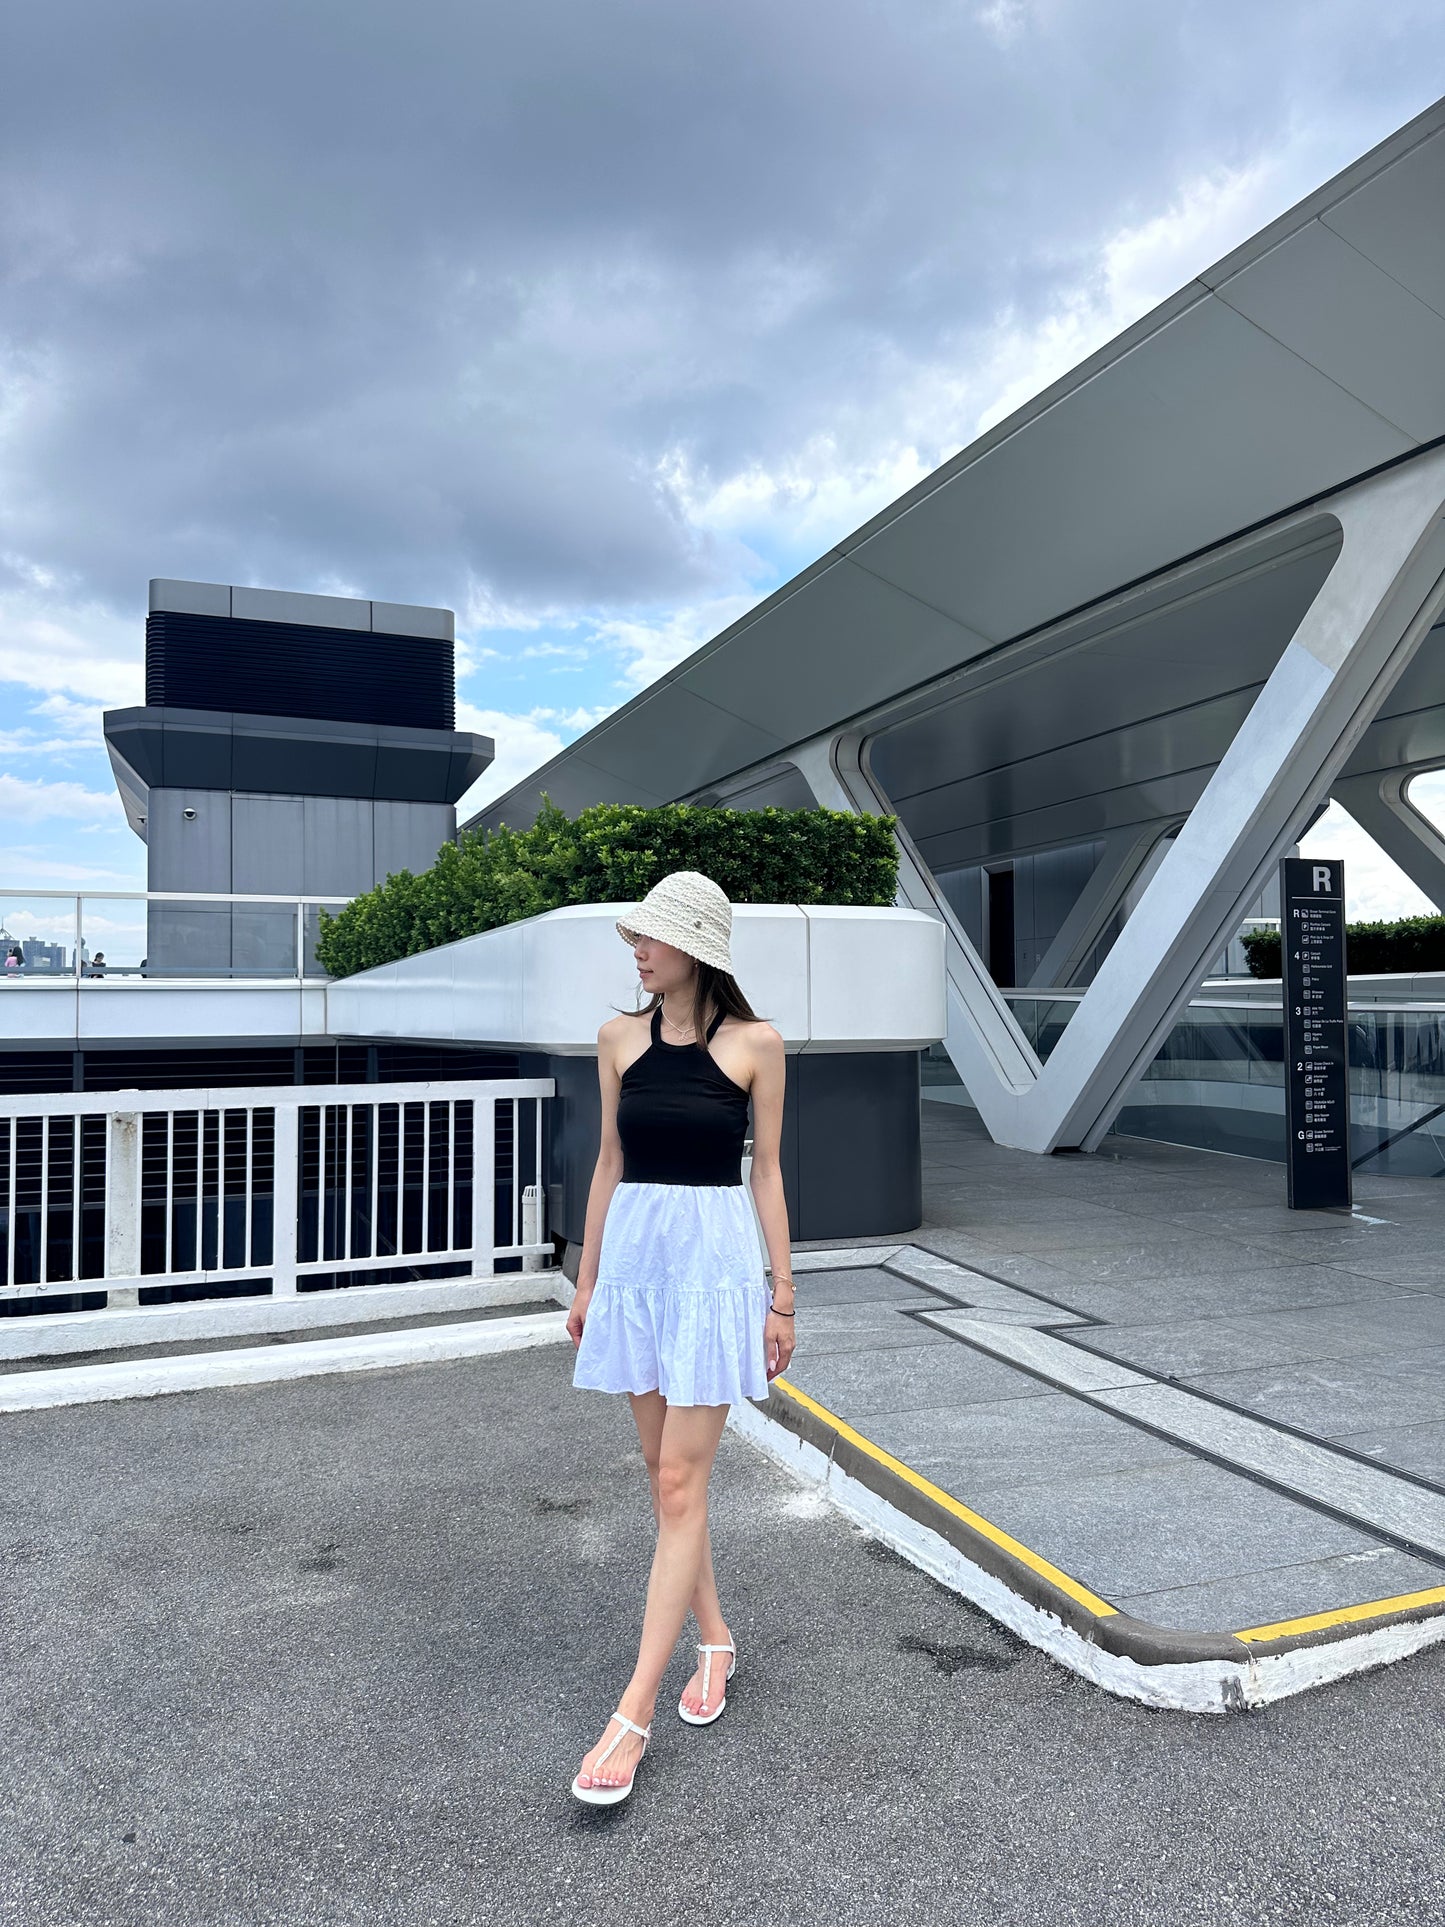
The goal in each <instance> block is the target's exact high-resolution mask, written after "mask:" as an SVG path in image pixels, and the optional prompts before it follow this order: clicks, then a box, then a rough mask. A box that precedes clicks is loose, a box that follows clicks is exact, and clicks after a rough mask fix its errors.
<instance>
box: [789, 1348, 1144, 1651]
mask: <svg viewBox="0 0 1445 1927" xmlns="http://www.w3.org/2000/svg"><path fill="white" fill-rule="evenodd" d="M773 1384H774V1385H775V1386H776V1387H777V1389H778V1390H779V1391H781V1392H784V1393H786V1395H787V1396H788V1397H789V1398H790V1399H792V1400H793V1402H794V1404H796V1405H801V1406H802V1407H803V1408H804V1410H805V1411H809V1412H811V1413H812V1414H813V1416H814V1417H815V1418H820V1419H821V1420H822V1421H823V1423H824V1424H825V1425H827V1426H828V1427H829V1428H830V1429H831V1430H832V1431H834V1432H836V1433H837V1435H838V1437H839V1438H842V1439H846V1440H847V1441H848V1443H849V1444H850V1445H856V1446H857V1447H858V1449H859V1451H860V1452H866V1453H867V1454H868V1456H869V1458H871V1459H876V1460H877V1462H878V1464H879V1465H881V1466H884V1467H886V1469H887V1470H888V1471H889V1472H891V1473H893V1475H894V1476H895V1478H900V1479H902V1480H904V1481H905V1483H906V1484H908V1485H911V1486H912V1487H913V1488H914V1490H915V1491H917V1492H921V1493H922V1494H923V1495H924V1497H925V1498H927V1499H931V1500H932V1502H933V1503H934V1505H937V1506H941V1507H942V1508H943V1510H944V1511H945V1512H949V1513H952V1515H953V1517H954V1518H955V1519H961V1520H962V1521H963V1523H964V1524H965V1525H967V1526H970V1527H972V1529H973V1530H974V1531H975V1532H978V1533H981V1534H982V1535H983V1537H984V1538H985V1539H989V1540H991V1541H992V1542H993V1544H994V1545H996V1546H998V1547H1000V1548H1001V1550H1003V1551H1004V1552H1007V1553H1008V1554H1010V1555H1011V1557H1013V1558H1015V1559H1018V1560H1020V1561H1021V1562H1022V1564H1024V1565H1026V1566H1027V1567H1028V1568H1029V1570H1030V1572H1036V1573H1037V1574H1038V1575H1039V1577H1040V1578H1041V1579H1047V1580H1048V1582H1049V1584H1050V1585H1051V1586H1057V1587H1058V1588H1059V1590H1060V1591H1061V1592H1064V1593H1067V1594H1068V1596H1069V1598H1070V1599H1072V1600H1073V1601H1074V1603H1075V1604H1076V1605H1079V1606H1082V1607H1083V1608H1084V1610H1085V1612H1089V1613H1092V1614H1093V1615H1094V1617H1095V1618H1096V1619H1112V1618H1113V1617H1114V1616H1115V1615H1116V1614H1117V1612H1118V1610H1119V1609H1118V1607H1117V1606H1111V1605H1110V1604H1109V1602H1108V1600H1106V1599H1100V1597H1099V1595H1098V1594H1097V1593H1094V1592H1090V1591H1089V1589H1088V1587H1087V1586H1082V1585H1080V1584H1079V1581H1078V1580H1077V1579H1072V1578H1070V1576H1069V1574H1068V1573H1066V1572H1062V1571H1060V1569H1059V1567H1057V1566H1054V1565H1050V1563H1049V1561H1048V1560H1047V1559H1044V1558H1042V1557H1041V1556H1040V1555H1039V1554H1038V1553H1037V1552H1034V1551H1032V1550H1031V1549H1030V1548H1029V1547H1028V1546H1026V1545H1024V1544H1023V1542H1022V1541H1021V1540H1019V1539H1015V1538H1014V1537H1013V1536H1012V1535H1011V1534H1010V1533H1007V1532H1005V1531H1004V1530H1003V1529H1002V1527H1000V1526H996V1525H994V1524H993V1522H992V1520H989V1519H985V1518H984V1516H983V1514H982V1513H980V1512H975V1511H974V1510H973V1509H972V1507H970V1506H966V1505H964V1504H963V1503H962V1502H961V1501H960V1500H958V1499H955V1498H954V1496H953V1494H952V1493H951V1492H945V1491H944V1489H943V1487H942V1486H941V1485H935V1484H934V1483H933V1481H932V1480H931V1479H925V1478H924V1476H923V1474H922V1473H921V1472H915V1471H914V1469H913V1467H912V1466H911V1465H905V1464H904V1463H903V1461H902V1459H895V1458H894V1456H893V1454H892V1453H891V1452H885V1451H884V1450H883V1447H882V1446H881V1445H875V1444H874V1443H873V1441H872V1439H866V1438H864V1436H863V1434H862V1433H861V1432H859V1431H856V1430H855V1429H854V1427H853V1426H851V1425H849V1424H848V1422H847V1420H846V1419H841V1418H839V1417H838V1415H837V1413H836V1412H830V1411H829V1410H828V1408H827V1406H825V1405H820V1404H819V1403H818V1401H817V1400H816V1399H815V1398H809V1396H808V1394H807V1393H806V1392H801V1391H799V1390H798V1388H797V1386H796V1385H790V1384H789V1383H788V1381H787V1380H786V1379H785V1378H782V1377H778V1378H775V1379H774V1380H773Z"/></svg>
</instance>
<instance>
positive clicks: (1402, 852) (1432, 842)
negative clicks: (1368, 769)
mask: <svg viewBox="0 0 1445 1927" xmlns="http://www.w3.org/2000/svg"><path fill="white" fill-rule="evenodd" d="M1419 773H1420V772H1419V771H1417V770H1414V769H1396V770H1387V771H1386V772H1385V773H1384V774H1383V775H1381V774H1378V773H1374V774H1371V775H1369V776H1352V777H1349V778H1347V779H1346V780H1345V781H1344V782H1342V783H1336V784H1335V796H1336V798H1337V799H1338V801H1339V802H1340V803H1341V804H1343V806H1344V807H1345V808H1346V809H1347V810H1348V811H1349V813H1350V815H1351V816H1352V817H1353V818H1354V819H1355V821H1356V822H1357V823H1358V824H1359V826H1360V828H1361V829H1362V830H1363V831H1364V832H1365V834H1366V835H1367V836H1372V837H1373V838H1374V839H1375V841H1376V842H1377V843H1378V844H1379V846H1380V848H1381V849H1382V850H1383V851H1384V852H1385V855H1386V856H1387V857H1389V858H1390V860H1391V861H1392V862H1393V863H1398V864H1399V866H1400V868H1401V869H1402V870H1403V871H1404V872H1405V875H1406V876H1407V877H1409V879H1410V881H1411V882H1412V883H1413V884H1414V885H1415V888H1416V889H1417V890H1423V891H1424V893H1425V895H1426V896H1427V897H1429V899H1430V901H1431V902H1432V903H1433V904H1434V906H1435V908H1436V909H1437V910H1441V911H1445V837H1442V836H1441V834H1440V832H1439V831H1438V830H1437V829H1436V828H1435V825H1434V824H1433V823H1431V822H1430V821H1428V819H1427V818H1425V817H1423V816H1422V815H1421V814H1420V812H1419V811H1418V810H1417V809H1416V808H1415V807H1414V805H1413V804H1412V803H1411V802H1410V800H1409V798H1408V797H1407V796H1406V794H1405V791H1406V788H1407V786H1408V784H1409V782H1410V779H1411V777H1413V776H1416V775H1418V774H1419Z"/></svg>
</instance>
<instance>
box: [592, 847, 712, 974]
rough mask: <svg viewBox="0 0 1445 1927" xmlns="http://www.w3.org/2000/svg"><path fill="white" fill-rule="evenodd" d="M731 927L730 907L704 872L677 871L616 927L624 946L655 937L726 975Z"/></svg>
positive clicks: (654, 887) (659, 884)
mask: <svg viewBox="0 0 1445 1927" xmlns="http://www.w3.org/2000/svg"><path fill="white" fill-rule="evenodd" d="M732 927H733V907H732V905H731V904H730V903H729V902H728V900H727V898H726V896H725V895H724V894H723V892H722V891H721V890H720V889H719V888H718V886H717V885H716V884H715V883H714V882H713V880H712V878H711V877H705V876H704V875H703V874H702V872H701V871H700V870H674V871H673V872H672V875H671V876H665V877H664V878H663V879H662V881H661V883H654V884H653V886H652V888H651V889H650V890H649V891H648V893H647V895H646V896H645V897H644V898H643V899H642V901H641V903H639V904H636V905H634V907H633V908H632V909H631V910H629V911H628V912H627V915H626V916H625V917H621V918H619V919H618V923H617V928H618V932H619V933H620V935H621V936H622V938H623V940H624V942H626V943H636V942H637V939H638V938H639V937H655V938H656V939H657V940H658V942H659V943H670V944H671V945H672V946H673V948H674V949H676V950H683V951H686V953H687V955H688V956H689V957H696V958H697V959H698V960H699V961H700V962H701V963H706V964H712V965H713V967H714V968H715V969H717V970H727V971H731V969H732V967H733V960H732V951H731V949H730V947H729V943H730V939H731V936H732Z"/></svg>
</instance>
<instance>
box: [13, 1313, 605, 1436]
mask: <svg viewBox="0 0 1445 1927" xmlns="http://www.w3.org/2000/svg"><path fill="white" fill-rule="evenodd" d="M566 1336H567V1314H566V1312H565V1311H548V1312H531V1313H529V1314H527V1315H526V1316H524V1317H520V1318H494V1319H478V1320H474V1321H472V1322H470V1323H468V1324H464V1325H429V1326H425V1327H423V1328H422V1329H421V1330H410V1331H394V1332H371V1333H368V1334H367V1335H365V1336H363V1337H356V1338H317V1339H303V1340H301V1341H299V1342H298V1343H296V1344H294V1345H255V1346H248V1347H247V1348H246V1349H245V1350H242V1351H231V1352H195V1353H186V1354H184V1355H182V1356H180V1357H174V1358H150V1359H145V1358H142V1359H135V1360H131V1361H129V1362H126V1363H122V1364H112V1365H80V1366H73V1367H61V1368H59V1369H57V1370H56V1371H45V1372H8V1373H6V1374H4V1375H3V1376H0V1412H33V1411H40V1410H43V1409H45V1408H46V1407H49V1406H55V1405H86V1404H90V1403H93V1402H95V1401H97V1400H104V1399H117V1398H155V1397H159V1396H160V1395H161V1394H163V1393H166V1392H196V1391H202V1390H205V1389H207V1388H209V1387H212V1386H218V1385H263V1384H268V1383H271V1382H274V1381H276V1380H278V1379H286V1378H311V1377H315V1376H317V1375H319V1374H321V1373H326V1372H376V1371H385V1370H386V1369H388V1368H389V1367H391V1366H394V1365H429V1364H435V1363H437V1362H438V1361H440V1360H442V1359H448V1358H482V1357H486V1356H488V1355H490V1354H492V1353H496V1352H515V1351H522V1350H525V1349H528V1348H530V1347H531V1346H534V1345H554V1344H557V1343H558V1342H559V1341H561V1340H563V1339H565V1338H566Z"/></svg>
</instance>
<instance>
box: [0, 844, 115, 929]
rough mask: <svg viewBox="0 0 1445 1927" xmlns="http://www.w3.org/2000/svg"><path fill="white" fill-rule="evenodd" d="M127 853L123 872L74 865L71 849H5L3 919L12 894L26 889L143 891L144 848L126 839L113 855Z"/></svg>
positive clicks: (0, 876)
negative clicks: (128, 858) (129, 858)
mask: <svg viewBox="0 0 1445 1927" xmlns="http://www.w3.org/2000/svg"><path fill="white" fill-rule="evenodd" d="M81 848H82V850H83V848H84V845H82V846H81ZM131 851H133V852H134V860H133V862H132V863H131V864H130V866H129V867H128V868H127V867H125V866H124V865H120V866H116V867H112V866H109V865H105V864H100V863H86V862H77V861H76V860H75V851H74V846H73V845H72V846H69V847H68V848H67V850H66V851H65V852H64V853H61V852H58V851H56V850H55V849H51V848H47V847H45V846H44V845H41V844H37V843H26V844H11V845H8V846H7V847H6V848H5V850H4V851H3V853H0V884H3V886H4V888H5V890H6V891H7V892H8V893H9V894H7V895H6V896H4V898H3V899H0V904H4V905H9V906H10V908H8V909H5V911H4V915H5V917H6V919H7V920H8V918H9V916H10V914H11V910H12V909H13V908H14V906H15V902H16V892H17V891H19V892H21V893H23V891H24V888H25V886H26V885H29V886H30V888H32V889H34V890H144V888H145V887H146V881H145V845H144V844H143V843H142V842H140V840H139V839H138V838H134V837H133V838H129V839H127V841H126V842H125V843H124V844H122V845H121V846H120V849H119V850H118V851H117V855H121V854H129V853H130V852H131ZM30 903H31V907H32V908H36V907H37V900H36V899H34V898H32V899H30ZM54 914H55V912H53V911H52V910H49V909H47V910H46V911H45V912H44V915H46V916H53V915H54Z"/></svg>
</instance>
